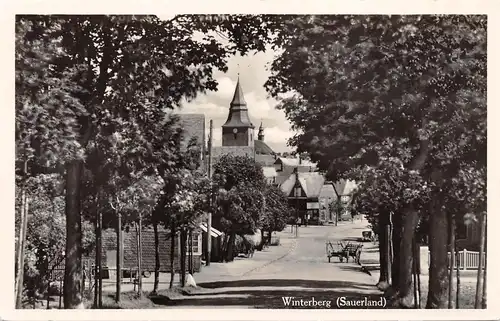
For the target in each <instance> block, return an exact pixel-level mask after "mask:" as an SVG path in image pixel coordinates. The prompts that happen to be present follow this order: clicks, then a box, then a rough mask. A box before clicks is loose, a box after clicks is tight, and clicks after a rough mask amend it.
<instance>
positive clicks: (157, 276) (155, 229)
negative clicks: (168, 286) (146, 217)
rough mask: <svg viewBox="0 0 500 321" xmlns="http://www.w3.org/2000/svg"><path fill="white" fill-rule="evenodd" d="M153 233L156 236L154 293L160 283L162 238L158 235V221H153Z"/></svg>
mask: <svg viewBox="0 0 500 321" xmlns="http://www.w3.org/2000/svg"><path fill="white" fill-rule="evenodd" d="M153 233H154V238H155V281H154V285H153V294H156V292H158V285H159V283H160V240H159V237H158V222H157V221H153Z"/></svg>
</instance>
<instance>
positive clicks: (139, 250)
mask: <svg viewBox="0 0 500 321" xmlns="http://www.w3.org/2000/svg"><path fill="white" fill-rule="evenodd" d="M137 250H138V252H139V255H138V256H139V268H138V271H137V277H138V281H139V282H138V284H137V288H138V292H139V298H141V297H142V216H141V215H140V214H139V235H138V248H137Z"/></svg>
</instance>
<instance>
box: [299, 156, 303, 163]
mask: <svg viewBox="0 0 500 321" xmlns="http://www.w3.org/2000/svg"><path fill="white" fill-rule="evenodd" d="M299 165H302V158H301V157H300V154H299Z"/></svg>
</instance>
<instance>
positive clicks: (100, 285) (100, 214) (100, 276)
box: [97, 211, 102, 309]
mask: <svg viewBox="0 0 500 321" xmlns="http://www.w3.org/2000/svg"><path fill="white" fill-rule="evenodd" d="M97 217H98V220H99V223H98V224H99V225H98V226H99V229H98V231H99V243H98V245H97V251H98V252H99V254H98V257H97V258H98V261H97V268H98V269H99V274H98V275H97V278H98V280H99V295H98V301H97V304H98V307H99V309H102V213H101V211H99V213H98V215H97Z"/></svg>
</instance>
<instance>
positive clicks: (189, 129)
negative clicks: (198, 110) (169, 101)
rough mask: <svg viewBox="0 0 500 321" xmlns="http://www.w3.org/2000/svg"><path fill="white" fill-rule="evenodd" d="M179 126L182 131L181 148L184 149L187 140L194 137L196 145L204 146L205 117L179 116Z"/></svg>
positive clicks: (198, 115) (197, 115) (201, 115)
mask: <svg viewBox="0 0 500 321" xmlns="http://www.w3.org/2000/svg"><path fill="white" fill-rule="evenodd" d="M178 116H179V125H180V126H181V128H182V130H183V135H182V147H183V148H186V147H187V144H188V143H189V140H190V139H191V138H193V137H196V138H197V140H198V144H199V145H200V146H202V147H204V146H205V115H203V114H179V115H178Z"/></svg>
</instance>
